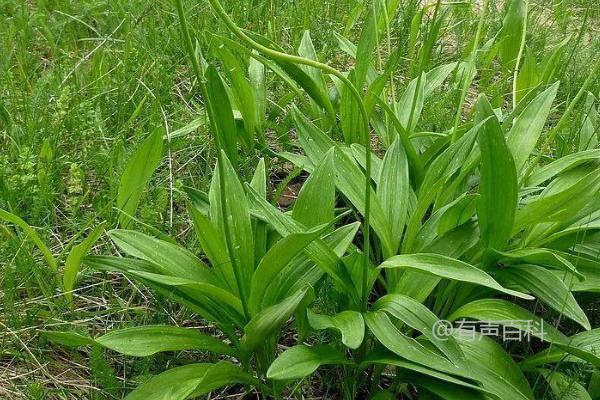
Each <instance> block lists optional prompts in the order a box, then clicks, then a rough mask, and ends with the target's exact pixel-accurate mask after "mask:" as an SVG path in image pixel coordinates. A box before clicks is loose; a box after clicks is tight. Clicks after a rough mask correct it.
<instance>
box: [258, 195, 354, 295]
mask: <svg viewBox="0 0 600 400" xmlns="http://www.w3.org/2000/svg"><path fill="white" fill-rule="evenodd" d="M248 199H249V201H250V207H251V209H250V210H251V212H252V214H253V215H254V216H256V217H257V218H260V219H261V220H263V221H265V222H267V223H269V224H270V225H272V226H273V228H274V229H275V230H276V231H277V232H278V233H279V234H280V235H282V236H287V235H289V234H291V233H300V232H305V231H306V228H305V227H303V226H302V225H301V224H299V223H298V222H296V221H295V220H294V219H292V218H291V217H290V216H288V215H286V214H283V213H282V212H280V211H279V210H278V209H277V208H275V207H273V206H272V205H271V204H269V203H268V202H267V201H266V200H265V199H264V198H261V197H260V196H259V195H258V194H257V193H256V192H255V191H254V190H253V189H252V188H251V187H248ZM306 253H307V254H308V256H309V257H310V258H311V259H312V260H313V261H314V262H315V263H316V264H317V265H318V266H319V268H321V269H322V270H323V271H325V272H326V273H327V274H328V275H329V276H330V277H331V278H333V279H334V280H335V281H336V282H337V283H338V284H339V285H340V286H341V287H343V288H344V289H345V290H346V291H347V292H346V294H348V295H349V296H351V297H353V298H354V299H357V297H356V295H357V293H356V291H355V289H354V284H353V283H352V279H351V278H350V276H349V275H348V272H347V271H346V269H345V268H344V267H343V265H342V262H341V260H340V258H339V256H338V255H337V254H336V253H335V252H334V251H333V250H331V249H330V248H329V247H328V246H327V245H325V243H323V242H321V241H320V240H315V241H314V243H311V244H309V245H308V246H307V248H306Z"/></svg>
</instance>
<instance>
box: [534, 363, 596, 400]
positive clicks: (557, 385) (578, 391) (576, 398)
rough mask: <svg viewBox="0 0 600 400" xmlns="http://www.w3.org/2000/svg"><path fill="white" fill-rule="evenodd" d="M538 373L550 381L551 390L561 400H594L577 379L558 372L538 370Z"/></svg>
mask: <svg viewBox="0 0 600 400" xmlns="http://www.w3.org/2000/svg"><path fill="white" fill-rule="evenodd" d="M538 372H539V373H540V374H541V375H542V376H543V377H544V378H545V379H546V381H548V384H549V385H550V389H552V392H553V393H554V395H555V396H556V398H557V399H560V400H592V397H591V396H590V395H589V393H588V392H587V390H585V388H584V387H583V386H581V385H580V384H579V383H578V382H577V379H576V378H572V377H568V376H566V375H564V374H562V373H560V372H558V371H550V370H547V369H538Z"/></svg>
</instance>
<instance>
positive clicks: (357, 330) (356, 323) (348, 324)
mask: <svg viewBox="0 0 600 400" xmlns="http://www.w3.org/2000/svg"><path fill="white" fill-rule="evenodd" d="M307 312H308V322H309V324H310V326H311V327H312V328H313V329H316V330H324V329H335V330H337V331H339V332H340V333H341V334H342V343H344V344H345V345H346V346H348V347H349V348H351V349H357V348H358V347H359V346H360V345H361V343H362V341H363V338H364V336H365V323H364V321H363V318H362V315H361V314H360V313H359V312H358V311H350V310H346V311H342V312H341V313H339V314H336V315H333V316H329V315H323V314H315V313H314V312H313V311H312V310H310V309H308V310H307Z"/></svg>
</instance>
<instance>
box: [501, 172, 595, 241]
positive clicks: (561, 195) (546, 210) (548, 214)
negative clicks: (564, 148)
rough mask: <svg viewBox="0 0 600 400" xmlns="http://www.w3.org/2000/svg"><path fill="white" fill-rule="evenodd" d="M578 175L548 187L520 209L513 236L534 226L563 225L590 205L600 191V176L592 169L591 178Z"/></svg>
mask: <svg viewBox="0 0 600 400" xmlns="http://www.w3.org/2000/svg"><path fill="white" fill-rule="evenodd" d="M577 172H578V171H575V173H574V174H572V175H571V176H569V177H567V178H566V179H565V180H563V182H560V183H564V184H561V185H559V184H556V185H553V186H552V185H549V186H547V187H546V189H545V190H544V191H543V192H542V194H541V195H540V196H538V197H537V198H536V199H535V200H533V201H530V202H529V203H527V204H526V205H525V207H523V208H521V209H519V211H518V212H517V215H516V218H515V224H514V228H513V233H518V232H519V231H520V230H521V229H523V228H525V227H527V226H529V225H531V224H539V223H541V222H561V221H563V220H564V218H565V217H571V216H573V215H576V213H577V211H579V210H580V209H581V208H583V207H585V206H588V205H589V204H590V199H591V198H592V197H593V196H594V195H595V194H596V193H597V192H598V190H600V174H598V172H597V171H596V170H592V171H591V172H590V173H589V174H587V175H583V176H579V175H578V174H577ZM557 182H559V181H557V180H554V181H553V183H557ZM561 189H562V190H561Z"/></svg>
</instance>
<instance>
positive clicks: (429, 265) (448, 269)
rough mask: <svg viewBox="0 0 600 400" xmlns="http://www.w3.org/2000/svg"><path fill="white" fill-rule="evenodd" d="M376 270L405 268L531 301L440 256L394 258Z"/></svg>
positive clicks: (480, 271)
mask: <svg viewBox="0 0 600 400" xmlns="http://www.w3.org/2000/svg"><path fill="white" fill-rule="evenodd" d="M378 268H380V269H381V268H406V269H409V270H416V271H419V272H424V273H428V274H431V275H436V276H439V277H441V278H445V279H451V280H455V281H460V282H468V283H474V284H476V285H480V286H485V287H489V288H491V289H494V290H497V291H500V292H503V293H506V294H510V295H511V296H516V297H520V298H522V299H527V300H532V299H533V297H531V296H529V295H527V294H524V293H521V292H517V291H514V290H510V289H506V288H504V287H502V286H501V285H500V284H499V283H498V282H496V281H495V280H494V278H492V277H491V276H490V275H488V274H487V273H486V272H484V271H483V270H481V269H479V268H477V267H474V266H472V265H471V264H467V263H465V262H463V261H460V260H457V259H454V258H450V257H446V256H442V255H440V254H430V253H420V254H403V255H399V256H394V257H391V258H388V259H387V260H385V261H384V262H383V263H382V264H381V265H379V267H378Z"/></svg>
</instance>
